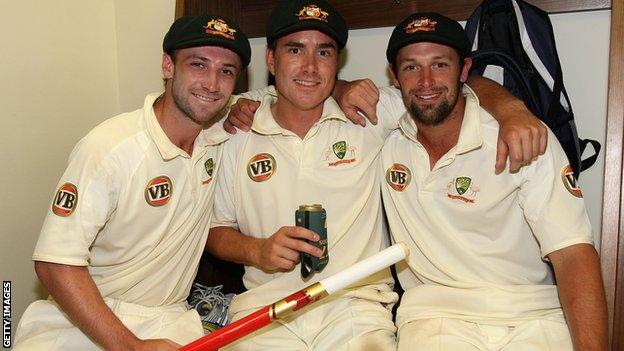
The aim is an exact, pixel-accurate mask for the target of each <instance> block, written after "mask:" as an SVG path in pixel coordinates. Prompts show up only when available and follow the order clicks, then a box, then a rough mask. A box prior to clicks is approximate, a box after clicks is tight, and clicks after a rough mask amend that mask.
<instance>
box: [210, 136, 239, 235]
mask: <svg viewBox="0 0 624 351" xmlns="http://www.w3.org/2000/svg"><path fill="white" fill-rule="evenodd" d="M239 139H240V138H236V137H234V138H230V140H228V141H227V142H226V143H225V146H224V150H223V158H222V160H221V167H220V168H219V171H218V173H217V182H216V184H215V191H214V196H215V198H214V204H213V208H212V221H211V223H210V227H211V228H214V227H223V226H227V227H232V228H234V229H238V223H237V220H236V207H235V203H234V183H235V179H234V173H235V167H236V159H237V157H236V151H235V147H234V146H235V144H236V143H237V142H238V141H239Z"/></svg>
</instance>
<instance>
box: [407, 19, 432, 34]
mask: <svg viewBox="0 0 624 351" xmlns="http://www.w3.org/2000/svg"><path fill="white" fill-rule="evenodd" d="M436 24H438V21H434V20H432V19H429V18H427V17H421V18H418V19H415V20H413V21H411V22H410V23H408V24H407V26H405V33H407V34H411V33H414V32H433V31H434V30H435V29H436Z"/></svg>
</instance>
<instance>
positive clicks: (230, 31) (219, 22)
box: [163, 13, 251, 67]
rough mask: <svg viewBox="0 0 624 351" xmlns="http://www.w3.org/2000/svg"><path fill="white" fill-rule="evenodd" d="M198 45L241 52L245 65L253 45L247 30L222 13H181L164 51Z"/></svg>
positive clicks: (166, 39)
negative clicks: (182, 15) (244, 31)
mask: <svg viewBox="0 0 624 351" xmlns="http://www.w3.org/2000/svg"><path fill="white" fill-rule="evenodd" d="M197 46H220V47H224V48H226V49H230V50H232V51H234V52H235V53H237V54H238V56H240V58H241V61H242V62H243V67H246V66H247V65H248V64H249V60H250V59H251V47H250V45H249V40H248V39H247V36H245V33H243V32H242V31H241V30H240V28H239V27H238V25H236V23H234V21H232V20H230V19H228V18H227V17H223V16H219V15H213V14H209V13H204V14H200V15H196V16H184V17H180V18H178V19H177V20H176V21H175V22H173V24H172V25H171V28H169V31H168V32H167V34H166V35H165V39H164V40H163V51H164V52H166V53H167V54H171V53H172V52H173V51H174V50H178V49H186V48H192V47H197Z"/></svg>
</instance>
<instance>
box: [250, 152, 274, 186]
mask: <svg viewBox="0 0 624 351" xmlns="http://www.w3.org/2000/svg"><path fill="white" fill-rule="evenodd" d="M276 170H277V164H276V163H275V158H273V156H272V155H271V154H268V153H261V154H257V155H256V156H254V157H252V158H250V159H249V162H248V163H247V175H248V176H249V178H251V180H253V181H254V182H264V181H266V180H269V178H271V177H272V176H273V174H275V171H276Z"/></svg>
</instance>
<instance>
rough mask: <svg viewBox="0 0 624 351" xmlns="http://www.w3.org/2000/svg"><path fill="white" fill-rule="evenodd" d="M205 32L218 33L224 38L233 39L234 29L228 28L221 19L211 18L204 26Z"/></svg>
mask: <svg viewBox="0 0 624 351" xmlns="http://www.w3.org/2000/svg"><path fill="white" fill-rule="evenodd" d="M204 28H205V29H206V34H212V35H219V36H222V37H224V38H227V39H230V40H234V39H235V38H234V33H236V29H233V28H230V26H229V25H228V24H227V23H226V22H225V21H224V20H222V19H220V18H217V19H212V20H210V21H208V23H206V25H205V26H204Z"/></svg>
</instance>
